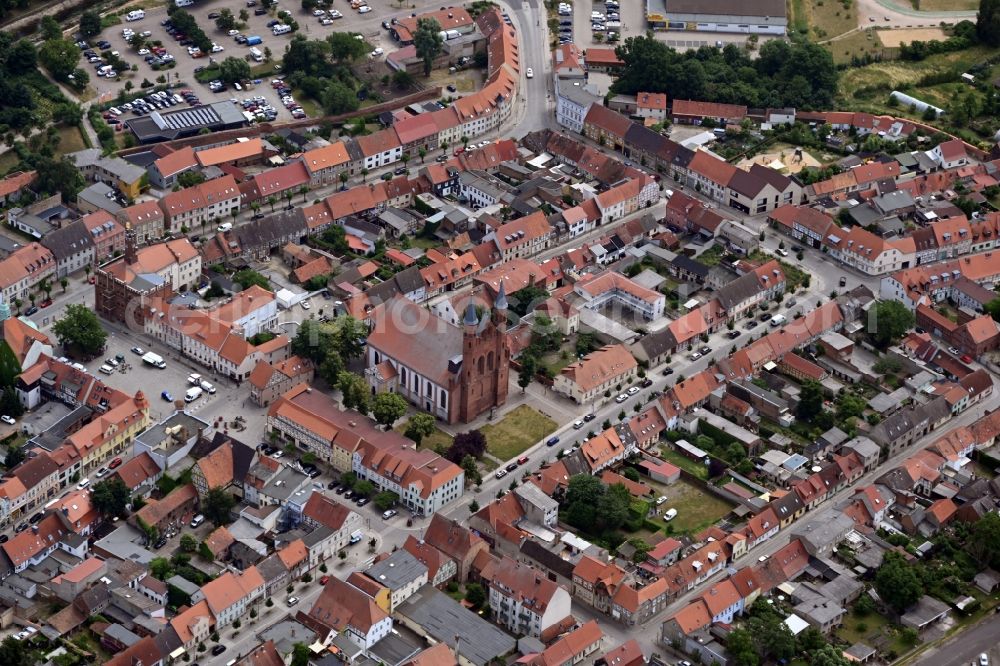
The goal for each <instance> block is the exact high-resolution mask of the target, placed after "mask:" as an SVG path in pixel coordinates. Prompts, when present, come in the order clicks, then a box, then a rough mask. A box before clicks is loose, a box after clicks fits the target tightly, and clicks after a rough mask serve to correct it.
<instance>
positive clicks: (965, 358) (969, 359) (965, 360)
mask: <svg viewBox="0 0 1000 666" xmlns="http://www.w3.org/2000/svg"><path fill="white" fill-rule="evenodd" d="M42 307H45V306H44V305H43V306H42ZM962 363H972V357H971V356H969V355H968V354H962Z"/></svg>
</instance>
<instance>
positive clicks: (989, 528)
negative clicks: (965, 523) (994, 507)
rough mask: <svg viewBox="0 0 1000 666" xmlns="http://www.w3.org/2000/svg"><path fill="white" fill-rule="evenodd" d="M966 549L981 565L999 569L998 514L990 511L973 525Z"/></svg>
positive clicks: (999, 539)
mask: <svg viewBox="0 0 1000 666" xmlns="http://www.w3.org/2000/svg"><path fill="white" fill-rule="evenodd" d="M967 547H968V551H969V554H970V555H972V556H973V557H974V558H976V560H978V561H979V562H980V563H981V564H984V565H987V566H990V567H992V568H994V569H1000V514H997V513H996V512H995V511H991V512H989V513H987V514H986V515H985V516H983V517H982V518H981V519H979V520H978V521H977V522H976V523H974V524H973V526H972V529H971V530H970V532H969V538H968V540H967Z"/></svg>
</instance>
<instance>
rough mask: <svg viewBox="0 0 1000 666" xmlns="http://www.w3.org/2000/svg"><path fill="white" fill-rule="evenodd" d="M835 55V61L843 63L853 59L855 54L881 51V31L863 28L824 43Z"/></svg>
mask: <svg viewBox="0 0 1000 666" xmlns="http://www.w3.org/2000/svg"><path fill="white" fill-rule="evenodd" d="M824 46H826V48H827V49H828V50H829V51H830V53H831V54H832V55H833V61H834V62H835V63H837V64H838V65H839V64H842V63H847V62H850V61H851V58H852V57H853V56H858V57H861V56H863V55H864V54H866V53H868V54H873V53H876V52H878V51H881V50H882V48H883V44H882V41H881V39H880V38H879V33H878V32H877V31H875V30H862V31H860V32H852V33H851V34H849V35H846V36H844V37H842V38H841V39H836V40H834V41H832V42H827V43H826V44H824Z"/></svg>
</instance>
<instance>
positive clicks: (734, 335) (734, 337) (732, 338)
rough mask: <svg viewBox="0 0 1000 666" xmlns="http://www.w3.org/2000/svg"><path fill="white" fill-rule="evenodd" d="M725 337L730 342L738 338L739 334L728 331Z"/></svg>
mask: <svg viewBox="0 0 1000 666" xmlns="http://www.w3.org/2000/svg"><path fill="white" fill-rule="evenodd" d="M726 337H727V338H729V339H730V340H735V339H736V338H738V337H740V332H739V331H729V332H728V333H726Z"/></svg>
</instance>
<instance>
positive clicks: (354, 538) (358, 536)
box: [350, 530, 365, 543]
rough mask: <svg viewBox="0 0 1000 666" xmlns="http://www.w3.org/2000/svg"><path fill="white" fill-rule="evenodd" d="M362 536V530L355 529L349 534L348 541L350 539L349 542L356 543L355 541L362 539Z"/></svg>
mask: <svg viewBox="0 0 1000 666" xmlns="http://www.w3.org/2000/svg"><path fill="white" fill-rule="evenodd" d="M364 536H365V533H364V532H362V531H361V530H355V531H354V533H353V534H351V540H350V541H351V543H357V542H359V541H361V539H363V538H364Z"/></svg>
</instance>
